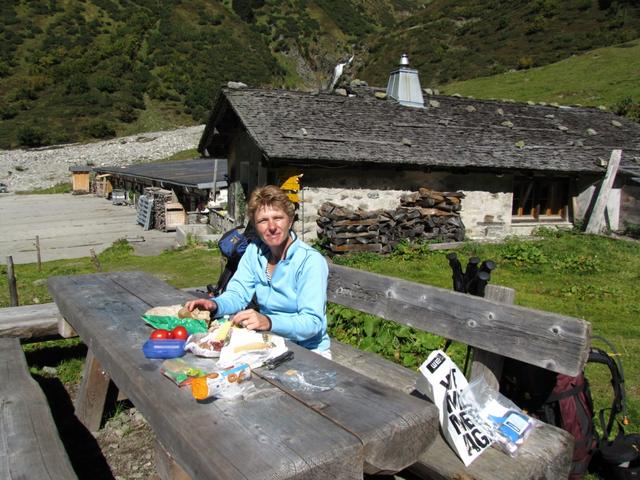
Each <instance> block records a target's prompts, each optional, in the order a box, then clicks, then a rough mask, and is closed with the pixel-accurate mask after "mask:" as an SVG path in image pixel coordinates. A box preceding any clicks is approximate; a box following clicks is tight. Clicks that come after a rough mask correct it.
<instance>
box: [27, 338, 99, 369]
mask: <svg viewBox="0 0 640 480" xmlns="http://www.w3.org/2000/svg"><path fill="white" fill-rule="evenodd" d="M24 355H25V357H26V359H27V364H28V365H29V366H30V367H31V366H43V365H51V366H53V365H58V364H60V363H62V362H63V361H65V360H70V359H73V358H84V357H86V356H87V346H86V345H85V344H84V343H79V344H78V345H69V346H64V347H59V346H56V345H52V346H50V347H44V348H39V349H37V350H31V351H27V352H25V353H24Z"/></svg>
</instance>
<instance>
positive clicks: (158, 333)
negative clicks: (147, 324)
mask: <svg viewBox="0 0 640 480" xmlns="http://www.w3.org/2000/svg"><path fill="white" fill-rule="evenodd" d="M149 338H150V339H151V340H166V339H168V338H171V332H170V331H169V330H164V329H162V328H159V329H157V330H154V331H153V332H151V336H150V337H149Z"/></svg>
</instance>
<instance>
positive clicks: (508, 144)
mask: <svg viewBox="0 0 640 480" xmlns="http://www.w3.org/2000/svg"><path fill="white" fill-rule="evenodd" d="M356 93H358V90H356ZM425 106H426V108H424V109H420V108H406V107H403V106H400V105H398V103H397V102H395V101H394V100H390V99H387V100H380V99H377V98H375V97H374V96H373V95H372V92H371V91H370V90H369V91H368V92H363V94H360V95H356V96H348V97H344V96H339V95H335V94H325V93H308V92H295V91H289V90H267V89H250V88H247V89H238V90H232V89H223V90H222V92H221V94H220V96H219V97H218V99H217V102H216V104H215V106H214V110H213V112H212V114H211V118H210V120H209V122H208V123H207V126H206V128H205V131H204V133H203V136H202V138H201V140H200V144H199V147H198V150H199V151H200V152H204V151H205V149H206V150H208V151H210V152H214V151H215V152H216V154H217V155H223V154H226V153H227V149H228V145H229V138H230V136H231V135H233V134H234V132H235V131H236V130H235V129H237V127H238V123H240V124H241V125H242V127H244V128H245V129H246V131H247V132H248V133H249V135H250V136H251V137H252V138H253V140H254V141H255V142H256V145H257V146H258V147H259V148H260V149H261V150H262V152H263V154H264V155H265V157H267V158H268V159H269V161H271V162H276V163H278V162H281V163H305V162H309V163H313V164H323V163H326V164H327V165H329V164H333V165H335V164H336V163H339V164H345V163H361V164H372V163H374V164H390V165H414V166H421V167H428V168H436V169H455V168H465V169H469V168H475V169H509V170H537V171H547V172H593V173H602V172H604V171H605V168H604V167H603V165H605V164H606V161H607V160H608V159H609V157H610V155H611V150H612V149H617V148H620V149H622V150H623V157H622V165H621V169H622V170H624V171H626V172H627V173H631V172H632V171H633V170H634V169H635V168H638V166H639V165H640V125H639V124H637V123H634V122H631V121H629V120H627V119H625V118H622V117H619V116H616V115H614V114H611V113H607V112H602V111H599V110H596V109H591V108H573V107H571V108H569V107H555V106H542V105H529V104H523V103H513V102H501V101H491V100H474V99H469V98H458V97H453V96H442V95H430V96H427V97H426V98H425ZM234 119H235V120H234ZM635 175H636V176H637V173H636V174H635Z"/></svg>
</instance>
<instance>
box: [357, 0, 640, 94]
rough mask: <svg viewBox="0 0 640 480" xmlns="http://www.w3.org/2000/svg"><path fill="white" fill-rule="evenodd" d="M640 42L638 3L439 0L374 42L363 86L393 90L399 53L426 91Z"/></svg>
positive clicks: (627, 0)
mask: <svg viewBox="0 0 640 480" xmlns="http://www.w3.org/2000/svg"><path fill="white" fill-rule="evenodd" d="M638 37H640V2H638V1H637V0H618V1H612V0H598V1H591V0H536V1H527V0H510V1H505V0H434V1H433V2H431V3H429V4H428V5H427V6H426V7H425V8H424V9H422V10H421V11H419V12H418V13H416V14H415V15H413V16H412V17H410V18H408V19H406V20H404V21H403V22H401V23H399V25H398V26H397V27H396V28H395V29H393V30H392V31H390V32H389V33H388V34H387V33H386V32H385V33H383V34H380V35H378V36H376V37H374V38H372V39H371V40H370V41H369V42H368V44H369V45H370V47H369V52H368V55H367V57H366V60H365V63H366V64H365V66H364V68H363V70H362V72H361V74H360V75H361V78H363V79H365V80H367V81H369V82H370V83H372V84H376V85H386V79H387V76H388V72H389V71H390V70H391V69H392V68H393V67H394V66H395V65H396V64H397V61H398V58H399V53H398V52H405V53H408V54H409V58H410V60H411V64H412V66H413V67H414V68H417V69H418V70H420V73H421V78H422V79H423V84H425V85H431V86H437V85H441V84H444V83H448V82H451V81H454V80H466V79H469V78H475V77H479V76H487V75H493V74H496V73H502V72H505V71H508V70H510V69H517V68H528V67H531V66H541V65H547V64H549V63H553V62H557V61H559V60H562V59H564V58H568V57H570V56H571V55H573V54H576V53H581V52H585V51H588V50H592V49H594V48H599V47H603V46H609V45H614V44H617V43H622V42H625V41H630V40H633V39H635V38H638Z"/></svg>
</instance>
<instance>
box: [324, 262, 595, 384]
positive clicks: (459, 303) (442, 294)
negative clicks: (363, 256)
mask: <svg viewBox="0 0 640 480" xmlns="http://www.w3.org/2000/svg"><path fill="white" fill-rule="evenodd" d="M327 294H328V300H329V301H331V302H335V303H339V304H341V305H344V306H347V307H350V308H354V309H356V310H360V311H362V312H365V313H371V314H373V315H377V316H379V317H382V318H385V319H387V320H392V321H395V322H398V323H401V324H404V325H408V326H411V327H415V328H418V329H420V330H424V331H427V332H431V333H434V334H435V335H439V336H442V337H445V338H450V339H452V340H455V341H458V342H462V343H465V344H467V345H471V346H472V347H475V348H479V349H482V350H487V351H490V352H494V353H497V354H499V355H503V356H506V357H510V358H515V359H518V360H521V361H523V362H526V363H530V364H532V365H537V366H539V367H542V368H546V369H548V370H552V371H554V372H558V373H565V374H567V375H572V376H574V375H577V374H578V373H579V372H581V371H582V369H583V367H584V364H585V363H586V361H587V358H588V355H589V346H590V343H591V324H590V323H589V322H586V321H584V320H581V319H577V318H572V317H567V316H564V315H558V314H555V313H549V312H543V311H540V310H534V309H530V308H524V307H519V306H515V305H504V304H500V303H496V302H492V301H489V300H485V299H483V298H480V297H474V296H470V295H465V294H463V293H458V292H453V291H450V290H446V289H443V288H437V287H432V286H429V285H423V284H419V283H415V282H409V281H406V280H400V279H395V278H391V277H387V276H384V275H378V274H375V273H370V272H365V271H363V270H356V269H353V268H348V267H343V266H339V265H335V264H330V265H329V288H328V292H327Z"/></svg>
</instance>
